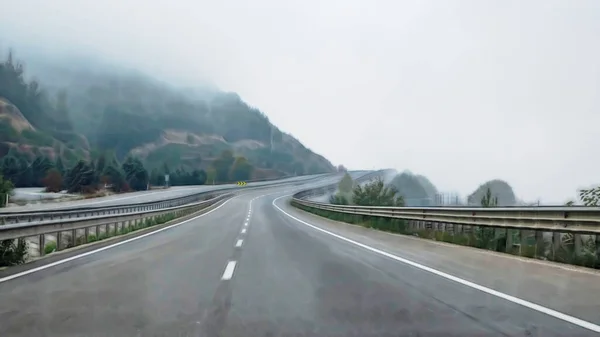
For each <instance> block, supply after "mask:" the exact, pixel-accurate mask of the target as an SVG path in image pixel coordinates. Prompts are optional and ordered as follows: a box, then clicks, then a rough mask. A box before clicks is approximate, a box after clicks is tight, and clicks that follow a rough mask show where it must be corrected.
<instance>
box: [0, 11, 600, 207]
mask: <svg viewBox="0 0 600 337" xmlns="http://www.w3.org/2000/svg"><path fill="white" fill-rule="evenodd" d="M0 4H1V6H0V8H2V12H1V13H0V35H1V36H2V37H3V39H2V40H0V44H5V45H6V44H7V43H8V44H11V45H13V46H15V44H17V43H24V44H29V45H34V46H39V47H40V48H41V47H43V48H45V49H40V50H41V51H40V52H41V53H43V52H44V51H45V50H46V51H47V50H49V49H54V50H63V51H64V50H70V51H80V52H81V51H85V52H88V53H89V52H91V53H94V54H95V55H99V56H101V57H103V58H105V59H106V60H110V61H116V62H118V63H120V64H123V65H133V66H135V67H137V68H139V69H140V70H146V71H149V70H152V74H153V75H154V76H158V77H160V78H161V79H165V80H168V81H172V82H175V83H177V84H184V85H193V84H194V83H195V82H197V81H199V80H200V79H201V78H209V79H210V80H212V81H214V82H215V83H216V84H217V85H218V86H219V87H220V88H222V89H224V90H227V91H235V92H237V93H239V94H240V96H241V97H242V98H243V99H244V100H245V101H247V102H248V103H249V104H251V105H253V106H256V107H258V108H260V109H261V110H262V111H264V112H265V113H266V114H267V115H268V116H269V118H270V119H271V121H273V122H274V123H275V124H276V125H277V126H279V127H280V128H281V129H283V130H284V131H287V132H290V133H291V134H293V135H294V136H296V137H298V138H299V139H300V140H301V141H302V142H303V143H304V144H305V145H306V146H308V147H309V148H311V149H312V150H314V151H316V152H318V153H320V154H323V155H324V156H326V157H327V158H328V159H330V160H331V161H332V162H333V163H334V164H344V165H346V166H347V167H350V168H353V169H372V168H388V167H389V168H395V169H397V170H400V171H402V170H405V169H409V170H411V171H412V172H415V173H420V174H423V175H426V176H427V177H429V178H430V180H431V181H432V182H433V183H434V184H436V185H437V186H438V188H439V189H441V190H443V191H457V192H460V193H461V194H463V195H465V194H467V193H469V192H471V191H472V190H474V189H475V188H476V187H477V186H478V185H479V184H480V183H483V182H484V181H486V180H489V179H493V178H502V179H504V180H507V181H508V182H509V183H510V184H511V185H512V186H513V188H514V190H515V192H516V193H517V195H518V196H519V197H521V198H523V199H526V200H532V199H537V198H541V200H542V202H564V201H565V200H566V199H568V198H570V197H574V196H575V195H576V194H575V193H576V189H577V188H579V187H586V186H589V185H590V184H595V183H600V167H599V165H598V164H599V162H600V156H599V153H598V149H600V146H599V145H600V137H599V134H600V132H599V131H598V130H599V127H600V92H599V89H600V85H599V82H600V44H599V43H598V41H599V38H600V1H598V0H589V1H576V0H563V1H549V0H540V1H523V0H519V1H509V0H499V1H484V0H473V1H450V0H439V1H416V0H415V1H402V0H390V1H377V0H365V1H358V0H343V1H342V0H302V1H289V0H252V1H242V0H239V1H227V0H220V1H219V0H213V1H205V0H195V1H194V0H189V1H183V0H171V1H158V0H153V1H150V0H148V1H141V0H140V1H131V0H130V1H127V0H119V1H117V0H105V1H97V0H94V1H88V0H69V1H67V0H53V1H47V0H20V1H14V0H0ZM4 47H6V46H4ZM16 47H18V45H17V46H16ZM17 53H18V49H17ZM25 61H26V60H25Z"/></svg>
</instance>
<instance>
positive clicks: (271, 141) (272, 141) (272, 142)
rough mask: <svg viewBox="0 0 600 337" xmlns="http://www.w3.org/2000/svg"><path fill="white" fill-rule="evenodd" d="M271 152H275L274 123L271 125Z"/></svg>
mask: <svg viewBox="0 0 600 337" xmlns="http://www.w3.org/2000/svg"><path fill="white" fill-rule="evenodd" d="M271 154H273V125H271Z"/></svg>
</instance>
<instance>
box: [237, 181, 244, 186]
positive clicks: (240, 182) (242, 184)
mask: <svg viewBox="0 0 600 337" xmlns="http://www.w3.org/2000/svg"><path fill="white" fill-rule="evenodd" d="M237 184H238V186H246V182H245V181H238V182H237Z"/></svg>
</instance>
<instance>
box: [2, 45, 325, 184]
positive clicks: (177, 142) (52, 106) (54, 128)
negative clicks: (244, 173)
mask: <svg viewBox="0 0 600 337" xmlns="http://www.w3.org/2000/svg"><path fill="white" fill-rule="evenodd" d="M34 69H36V70H37V71H39V73H37V74H28V76H29V77H31V78H36V80H31V81H27V80H25V76H24V67H23V66H22V65H21V64H20V63H18V62H15V61H14V60H13V59H12V56H9V59H8V60H7V61H5V62H4V63H2V64H1V65H0V96H2V97H4V98H5V100H4V102H5V106H11V107H12V106H14V107H15V108H16V109H17V110H20V112H21V115H22V118H21V117H19V116H17V115H16V114H14V113H13V114H12V115H11V117H10V118H9V119H6V118H5V119H2V118H1V117H0V123H1V124H0V125H2V126H1V127H2V128H3V129H1V130H3V136H2V137H3V138H5V139H0V142H3V143H4V144H5V148H6V147H8V145H6V144H8V143H10V142H15V141H18V142H26V143H28V144H29V143H31V142H30V141H28V140H27V139H26V137H24V135H23V134H24V133H25V135H27V134H28V133H31V132H34V133H36V134H37V135H38V136H39V137H37V138H40V139H41V140H40V139H38V141H37V143H35V144H31V145H32V146H34V147H39V148H42V147H50V148H52V149H53V151H52V153H53V154H52V156H56V155H57V154H58V155H60V156H63V152H64V149H65V148H66V149H68V151H67V152H68V153H69V155H70V156H71V154H70V153H71V152H74V153H77V155H78V156H80V157H85V156H88V155H90V156H92V157H93V156H94V155H95V154H96V153H99V152H104V151H111V152H113V153H115V154H116V156H117V158H118V159H119V160H122V159H124V158H125V157H127V156H130V155H134V156H138V157H140V158H141V159H142V160H144V161H146V163H147V164H148V165H149V166H151V167H158V166H162V165H164V164H167V165H169V167H180V166H182V167H184V168H207V167H209V166H210V165H211V162H212V161H213V160H214V159H215V158H217V157H218V156H219V154H220V153H221V152H222V151H224V150H231V151H233V153H234V155H235V156H244V157H246V158H247V159H248V160H249V162H250V163H251V164H252V165H253V166H254V167H256V168H257V169H259V171H257V172H263V173H264V172H278V173H277V174H279V175H288V174H311V173H324V172H333V171H334V167H333V165H332V164H331V163H330V162H329V161H328V160H327V159H325V158H323V157H322V156H320V155H318V154H315V153H314V152H312V151H310V150H309V149H307V148H306V147H305V146H304V145H302V143H300V142H299V141H298V140H297V139H295V138H294V137H292V136H291V135H289V134H286V133H284V132H282V131H281V130H279V129H278V128H277V127H275V126H274V125H272V124H271V123H270V122H269V119H268V118H267V117H266V116H265V115H264V114H263V113H262V112H261V111H260V110H258V109H255V108H252V107H250V106H249V105H248V104H246V103H245V102H244V101H242V100H241V99H240V97H239V96H238V95H237V94H234V93H225V92H220V91H218V90H214V89H201V90H195V91H189V90H187V91H183V90H179V89H176V88H173V87H171V86H169V85H167V84H164V83H161V82H158V81H156V80H153V79H151V78H149V77H147V76H144V75H140V74H137V73H133V72H126V71H122V70H115V69H93V68H92V69H86V68H85V67H80V68H77V69H69V68H68V67H65V66H62V65H56V66H53V65H48V64H45V65H44V67H39V66H38V67H35V68H34ZM38 80H39V81H40V82H39V83H38V82H37V81H38ZM7 102H12V104H10V105H8V103H7ZM10 109H13V108H10ZM5 110H6V109H5ZM13 110H14V109H13ZM13 110H11V111H13ZM3 111H4V110H3ZM6 111H8V110H6ZM4 115H7V116H8V114H7V113H4ZM0 116H1V115H0ZM11 130H13V131H11ZM32 130H33V131H32ZM11 137H12V138H11ZM9 138H10V139H9ZM5 152H6V151H5ZM0 155H2V153H0ZM64 159H67V158H64ZM68 159H72V158H68ZM261 169H262V171H260V170H261ZM265 170H266V171H265Z"/></svg>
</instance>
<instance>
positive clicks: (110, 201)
mask: <svg viewBox="0 0 600 337" xmlns="http://www.w3.org/2000/svg"><path fill="white" fill-rule="evenodd" d="M317 176H318V175H310V176H308V175H307V176H299V177H293V178H286V179H279V180H271V181H263V182H250V183H248V185H246V186H248V187H252V186H263V185H268V184H272V183H277V182H294V181H302V180H306V179H312V178H314V177H317ZM231 187H237V185H236V184H223V185H199V186H172V187H170V188H168V189H157V190H150V191H137V192H131V193H123V194H114V195H110V196H106V197H99V198H93V199H85V200H72V201H63V202H54V203H39V204H28V205H25V206H21V207H8V208H3V209H2V212H3V213H8V212H23V211H28V212H31V211H39V210H50V209H70V208H77V207H87V206H99V207H102V206H117V205H124V204H135V203H144V202H152V201H158V200H165V199H173V198H177V197H183V196H186V195H190V194H195V193H201V192H206V191H212V190H219V189H223V188H231ZM21 190H22V191H23V192H22V193H21V194H25V193H26V192H27V193H32V192H31V190H34V189H33V188H28V189H21Z"/></svg>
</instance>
